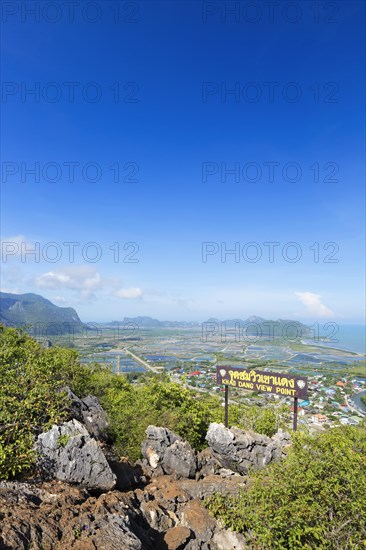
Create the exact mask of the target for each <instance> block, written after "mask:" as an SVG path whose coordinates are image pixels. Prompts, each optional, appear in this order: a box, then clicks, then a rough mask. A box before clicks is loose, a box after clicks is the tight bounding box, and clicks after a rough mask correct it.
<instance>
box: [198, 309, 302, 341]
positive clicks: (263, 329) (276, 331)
mask: <svg viewBox="0 0 366 550" xmlns="http://www.w3.org/2000/svg"><path fill="white" fill-rule="evenodd" d="M205 322H206V323H216V324H218V325H220V326H221V323H225V328H231V329H233V328H235V325H237V326H239V327H240V330H244V336H274V337H278V338H280V337H281V336H283V337H284V338H287V339H288V338H290V339H291V338H294V337H295V336H296V334H298V335H299V336H300V337H303V336H308V335H310V334H311V329H310V327H308V326H307V325H304V324H303V323H300V321H294V320H291V319H277V321H275V320H273V319H263V317H257V316H256V315H252V316H251V317H248V319H245V320H243V319H226V320H225V321H220V320H219V319H212V318H211V319H208V320H207V321H205Z"/></svg>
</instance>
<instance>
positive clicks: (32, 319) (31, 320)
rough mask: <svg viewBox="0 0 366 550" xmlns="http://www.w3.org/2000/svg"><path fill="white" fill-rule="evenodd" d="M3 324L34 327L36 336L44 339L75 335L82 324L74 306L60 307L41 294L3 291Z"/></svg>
mask: <svg viewBox="0 0 366 550" xmlns="http://www.w3.org/2000/svg"><path fill="white" fill-rule="evenodd" d="M0 312H1V313H0V322H2V323H5V324H6V325H9V326H13V327H14V326H15V327H16V326H18V327H19V326H23V327H24V326H26V325H31V326H32V327H30V328H31V330H32V332H34V334H35V335H36V334H39V335H41V334H42V335H43V336H45V337H47V336H50V335H57V334H68V335H70V334H73V332H78V331H81V330H82V328H83V324H82V322H81V321H80V319H79V317H78V314H77V313H76V311H75V310H74V309H73V308H72V307H59V306H56V305H55V304H53V303H52V302H50V301H49V300H46V298H43V296H39V295H38V294H10V293H6V292H0Z"/></svg>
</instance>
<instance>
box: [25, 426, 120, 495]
mask: <svg viewBox="0 0 366 550" xmlns="http://www.w3.org/2000/svg"><path fill="white" fill-rule="evenodd" d="M36 450H37V451H38V453H39V462H38V465H39V468H40V470H41V471H42V472H43V475H44V476H46V477H47V478H49V479H51V478H56V479H59V480H61V481H66V482H68V483H78V484H80V485H82V486H84V487H87V488H88V489H91V490H98V491H109V490H110V489H113V487H114V486H115V484H116V476H115V475H114V473H113V472H112V470H111V468H110V466H109V464H108V462H107V459H106V457H105V456H104V454H103V452H102V450H101V448H100V446H99V445H98V443H97V442H96V440H95V439H93V438H92V437H90V435H89V433H88V431H87V429H86V428H85V427H84V426H83V425H82V424H81V423H80V422H78V421H77V420H70V421H69V422H65V423H63V424H61V425H60V426H57V425H54V426H52V428H51V429H50V430H49V431H48V432H45V433H42V434H40V435H39V436H38V439H37V442H36Z"/></svg>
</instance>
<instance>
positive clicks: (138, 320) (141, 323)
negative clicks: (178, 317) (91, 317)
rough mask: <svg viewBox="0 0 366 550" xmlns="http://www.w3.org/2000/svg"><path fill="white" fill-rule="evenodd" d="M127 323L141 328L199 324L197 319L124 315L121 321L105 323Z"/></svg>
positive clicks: (186, 326) (109, 324)
mask: <svg viewBox="0 0 366 550" xmlns="http://www.w3.org/2000/svg"><path fill="white" fill-rule="evenodd" d="M128 323H132V324H134V325H137V326H138V327H142V328H179V327H182V328H190V327H198V326H200V323H198V322H197V321H159V320H158V319H154V318H153V317H125V318H124V319H123V320H122V321H112V322H111V323H107V325H108V326H111V325H119V326H124V325H127V324H128Z"/></svg>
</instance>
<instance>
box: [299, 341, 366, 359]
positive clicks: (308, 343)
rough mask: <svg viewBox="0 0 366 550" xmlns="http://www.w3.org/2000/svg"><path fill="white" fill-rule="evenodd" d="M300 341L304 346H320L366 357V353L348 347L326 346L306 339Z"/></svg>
mask: <svg viewBox="0 0 366 550" xmlns="http://www.w3.org/2000/svg"><path fill="white" fill-rule="evenodd" d="M301 343H302V344H303V345H304V346H309V347H311V346H315V347H317V348H321V349H326V350H329V351H332V350H333V351H342V352H343V353H348V354H350V355H355V356H356V357H362V358H365V359H366V355H365V354H364V353H359V352H358V351H351V350H349V349H344V348H334V347H330V346H327V345H324V344H323V345H322V344H315V343H313V342H311V343H310V342H309V341H306V340H301Z"/></svg>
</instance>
